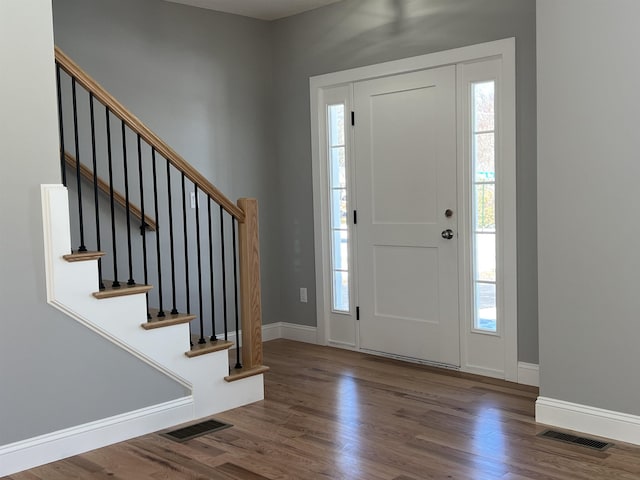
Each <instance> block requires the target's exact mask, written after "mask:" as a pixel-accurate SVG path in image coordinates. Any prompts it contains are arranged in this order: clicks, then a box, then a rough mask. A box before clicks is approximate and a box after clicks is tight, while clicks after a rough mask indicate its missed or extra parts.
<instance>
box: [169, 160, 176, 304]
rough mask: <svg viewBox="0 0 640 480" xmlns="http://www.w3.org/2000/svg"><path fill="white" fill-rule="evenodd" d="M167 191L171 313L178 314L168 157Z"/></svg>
mask: <svg viewBox="0 0 640 480" xmlns="http://www.w3.org/2000/svg"><path fill="white" fill-rule="evenodd" d="M167 192H168V199H169V242H170V243H171V297H172V298H171V300H172V301H173V308H172V309H171V315H177V314H178V309H177V308H176V262H175V248H174V245H173V206H172V204H171V164H170V163H169V160H168V159H167Z"/></svg>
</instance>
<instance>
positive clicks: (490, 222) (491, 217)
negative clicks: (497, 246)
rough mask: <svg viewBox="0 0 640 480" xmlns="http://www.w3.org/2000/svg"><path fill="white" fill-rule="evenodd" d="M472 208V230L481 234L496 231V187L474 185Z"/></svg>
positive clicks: (491, 185)
mask: <svg viewBox="0 0 640 480" xmlns="http://www.w3.org/2000/svg"><path fill="white" fill-rule="evenodd" d="M474 190H475V195H474V200H473V208H474V210H475V218H474V228H475V230H477V231H482V232H495V231H496V201H495V191H496V187H495V185H493V184H489V185H485V184H482V185H475V188H474Z"/></svg>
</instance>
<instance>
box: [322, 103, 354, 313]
mask: <svg viewBox="0 0 640 480" xmlns="http://www.w3.org/2000/svg"><path fill="white" fill-rule="evenodd" d="M327 123H328V125H327V131H328V139H327V140H328V148H327V151H328V154H329V159H328V160H329V172H330V175H329V189H330V196H329V202H330V216H331V218H330V221H331V275H332V308H333V310H334V311H335V312H339V313H349V311H350V308H349V305H350V299H349V281H350V278H349V228H348V222H347V166H346V142H345V105H344V103H340V104H336V105H328V106H327Z"/></svg>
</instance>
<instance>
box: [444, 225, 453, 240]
mask: <svg viewBox="0 0 640 480" xmlns="http://www.w3.org/2000/svg"><path fill="white" fill-rule="evenodd" d="M442 238H444V239H445V240H451V239H452V238H453V230H451V229H450V228H447V229H446V230H443V231H442Z"/></svg>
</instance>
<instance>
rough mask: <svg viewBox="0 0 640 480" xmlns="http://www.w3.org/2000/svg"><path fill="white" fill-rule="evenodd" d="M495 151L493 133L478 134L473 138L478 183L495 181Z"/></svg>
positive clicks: (475, 173) (474, 167) (475, 171)
mask: <svg viewBox="0 0 640 480" xmlns="http://www.w3.org/2000/svg"><path fill="white" fill-rule="evenodd" d="M495 151H496V147H495V135H494V134H493V133H477V134H475V135H474V136H473V170H474V177H475V181H476V182H493V181H495V179H496V167H495Z"/></svg>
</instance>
